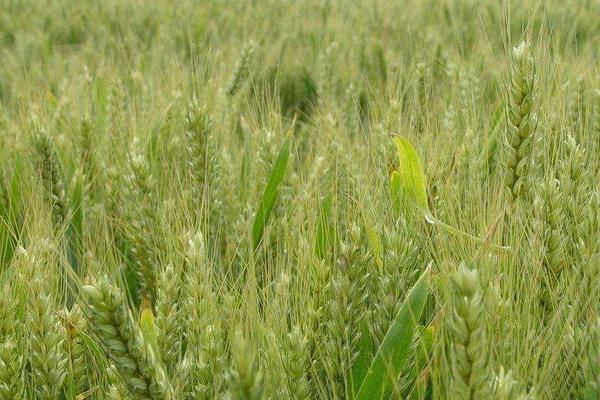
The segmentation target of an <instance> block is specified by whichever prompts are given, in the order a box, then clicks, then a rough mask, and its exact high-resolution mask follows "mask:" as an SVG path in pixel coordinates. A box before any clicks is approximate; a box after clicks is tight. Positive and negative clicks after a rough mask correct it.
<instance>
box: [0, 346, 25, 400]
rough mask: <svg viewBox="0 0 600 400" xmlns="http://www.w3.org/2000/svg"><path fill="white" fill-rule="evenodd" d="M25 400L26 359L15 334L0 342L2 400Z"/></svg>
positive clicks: (0, 394)
mask: <svg viewBox="0 0 600 400" xmlns="http://www.w3.org/2000/svg"><path fill="white" fill-rule="evenodd" d="M23 398H25V357H24V355H23V349H22V348H20V347H19V346H18V345H17V338H16V337H15V335H14V334H10V335H6V336H3V337H2V341H1V342H0V399H1V400H13V399H23Z"/></svg>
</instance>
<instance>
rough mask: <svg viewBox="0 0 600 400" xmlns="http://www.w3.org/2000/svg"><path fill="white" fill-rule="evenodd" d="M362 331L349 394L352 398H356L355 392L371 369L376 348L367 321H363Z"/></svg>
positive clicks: (353, 365)
mask: <svg viewBox="0 0 600 400" xmlns="http://www.w3.org/2000/svg"><path fill="white" fill-rule="evenodd" d="M360 333H361V334H360V339H359V340H358V344H357V348H358V355H357V357H356V360H355V361H354V363H353V364H352V374H351V378H352V393H351V396H349V397H350V398H351V399H354V394H356V393H357V392H358V391H359V389H360V385H361V384H362V382H363V380H364V379H365V376H366V375H367V372H368V371H369V366H370V364H371V359H372V357H373V354H374V353H375V350H376V349H375V343H374V342H373V338H372V337H371V332H370V331H369V326H368V324H367V322H366V321H363V323H362V324H361V329H360Z"/></svg>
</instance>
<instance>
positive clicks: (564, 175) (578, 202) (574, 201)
mask: <svg viewBox="0 0 600 400" xmlns="http://www.w3.org/2000/svg"><path fill="white" fill-rule="evenodd" d="M565 145H566V155H565V157H564V159H563V160H561V163H560V166H559V168H560V170H559V174H558V175H559V180H560V190H561V194H562V199H563V208H564V210H565V217H566V220H565V221H566V223H565V224H564V226H563V227H562V228H563V230H564V231H565V232H566V233H567V235H568V237H569V240H568V242H567V251H568V253H569V255H570V256H571V257H572V258H573V259H575V260H579V255H580V250H581V248H582V247H583V245H584V243H583V241H584V239H583V238H582V232H583V229H584V226H585V221H584V220H585V218H581V209H583V208H584V207H586V206H587V205H588V203H589V197H588V184H587V175H588V168H589V167H588V166H587V165H586V163H585V160H586V154H585V150H584V149H583V148H582V147H581V146H580V145H579V144H578V143H577V141H576V140H575V138H574V137H573V136H571V135H568V136H567V138H566V140H565Z"/></svg>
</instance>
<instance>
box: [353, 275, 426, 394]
mask: <svg viewBox="0 0 600 400" xmlns="http://www.w3.org/2000/svg"><path fill="white" fill-rule="evenodd" d="M428 295H429V268H428V269H427V270H425V272H424V273H423V275H421V277H420V278H419V280H418V281H417V283H415V285H414V286H413V288H412V289H411V290H410V292H409V293H408V296H407V297H406V299H405V300H404V302H403V303H402V306H401V307H400V310H398V313H397V314H396V317H395V318H394V321H393V322H392V325H391V326H390V328H389V329H388V331H387V333H386V334H385V337H384V338H383V341H382V342H381V345H380V346H379V349H378V350H377V353H376V354H375V357H374V358H373V361H372V362H371V366H370V367H369V370H368V372H367V375H366V376H365V379H364V380H363V382H362V384H361V385H360V390H359V392H358V395H357V396H356V400H371V399H381V398H383V397H384V396H385V394H386V392H387V391H388V390H389V388H390V387H392V385H393V384H394V382H395V381H396V379H397V378H398V375H399V374H400V371H402V368H403V367H404V364H405V363H406V359H407V357H408V353H409V350H410V347H411V343H412V340H413V335H414V332H415V328H416V326H417V323H418V321H419V318H421V314H422V313H423V308H424V307H425V302H426V301H427V297H428Z"/></svg>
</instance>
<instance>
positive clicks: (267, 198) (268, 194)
mask: <svg viewBox="0 0 600 400" xmlns="http://www.w3.org/2000/svg"><path fill="white" fill-rule="evenodd" d="M290 148H291V139H290V136H289V135H288V136H287V137H286V138H285V141H284V142H283V145H282V146H281V150H279V155H278V156H277V160H276V161H275V165H273V169H272V170H271V173H270V174H269V179H268V181H267V186H265V190H264V192H263V195H262V197H261V199H260V203H259V205H258V209H257V211H256V216H255V217H254V223H253V224H252V245H253V247H254V249H256V248H257V247H258V245H259V244H260V241H261V239H262V236H263V233H264V231H265V226H266V225H267V222H268V221H269V217H270V216H271V212H272V211H273V207H274V206H275V202H276V201H277V197H278V196H279V189H280V187H281V182H283V178H284V177H285V172H286V170H287V164H288V159H289V158H290Z"/></svg>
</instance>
